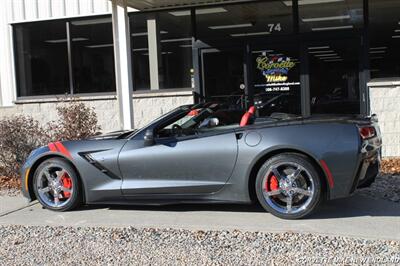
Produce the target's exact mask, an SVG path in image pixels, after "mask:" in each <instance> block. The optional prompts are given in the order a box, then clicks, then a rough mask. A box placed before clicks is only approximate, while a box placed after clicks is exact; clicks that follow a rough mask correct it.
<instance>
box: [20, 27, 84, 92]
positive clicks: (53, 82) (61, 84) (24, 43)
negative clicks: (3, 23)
mask: <svg viewBox="0 0 400 266" xmlns="http://www.w3.org/2000/svg"><path fill="white" fill-rule="evenodd" d="M14 40H15V64H16V72H17V86H18V97H24V96H36V95H57V94H64V93H69V92H70V87H69V77H68V50H67V34H66V25H65V22H55V21H53V22H40V23H31V24H20V25H15V26H14ZM75 41H79V40H75Z"/></svg>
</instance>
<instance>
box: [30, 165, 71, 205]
mask: <svg viewBox="0 0 400 266" xmlns="http://www.w3.org/2000/svg"><path fill="white" fill-rule="evenodd" d="M70 176H71V175H70V174H69V173H68V172H67V170H65V169H63V168H62V167H60V166H58V165H55V164H50V165H47V166H46V167H45V168H43V169H42V170H41V171H40V172H39V174H38V178H37V179H36V188H37V192H38V195H39V197H40V199H41V200H42V201H43V202H44V203H46V204H47V205H48V206H50V207H53V208H61V207H63V206H65V205H66V204H68V202H69V201H70V200H71V198H72V195H73V193H74V191H73V185H72V179H71V177H70Z"/></svg>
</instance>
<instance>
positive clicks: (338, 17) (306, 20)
mask: <svg viewBox="0 0 400 266" xmlns="http://www.w3.org/2000/svg"><path fill="white" fill-rule="evenodd" d="M349 18H350V15H343V16H332V17H319V18H302V19H301V20H302V21H303V22H317V21H330V20H342V19H349Z"/></svg>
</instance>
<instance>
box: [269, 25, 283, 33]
mask: <svg viewBox="0 0 400 266" xmlns="http://www.w3.org/2000/svg"><path fill="white" fill-rule="evenodd" d="M281 30H282V27H281V23H270V24H268V31H269V32H273V31H281Z"/></svg>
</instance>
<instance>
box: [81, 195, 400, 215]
mask: <svg viewBox="0 0 400 266" xmlns="http://www.w3.org/2000/svg"><path fill="white" fill-rule="evenodd" d="M90 209H111V210H121V211H129V210H132V211H133V210H135V211H162V212H201V211H217V212H250V213H257V212H259V213H264V212H265V211H264V209H263V208H262V207H261V206H260V205H259V204H251V205H238V204H211V203H210V204H203V203H202V204H174V205H163V206H153V205H90V206H83V207H82V208H80V209H78V210H76V211H86V210H90ZM362 216H382V217H383V216H387V217H393V216H400V204H399V203H394V202H390V201H387V200H378V199H373V198H369V197H366V196H361V195H357V194H356V195H353V196H351V197H349V198H344V199H338V200H332V201H327V202H324V203H323V204H321V206H320V207H319V209H317V211H316V212H315V213H314V214H313V215H311V216H310V217H308V218H306V219H307V220H310V219H311V220H312V219H332V218H350V217H362Z"/></svg>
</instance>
